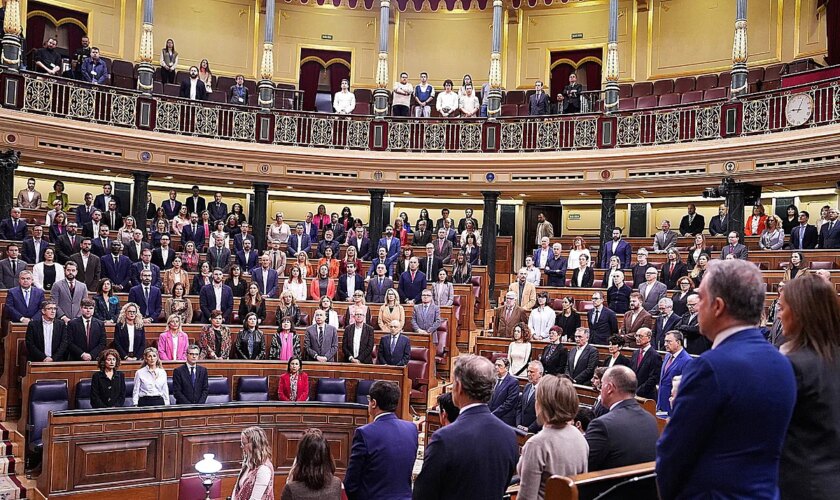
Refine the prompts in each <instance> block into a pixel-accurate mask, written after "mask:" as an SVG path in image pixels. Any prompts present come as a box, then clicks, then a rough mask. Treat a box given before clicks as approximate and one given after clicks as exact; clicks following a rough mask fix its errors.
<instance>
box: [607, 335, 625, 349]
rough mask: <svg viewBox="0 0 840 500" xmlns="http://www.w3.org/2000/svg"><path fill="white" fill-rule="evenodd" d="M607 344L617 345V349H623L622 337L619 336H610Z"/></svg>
mask: <svg viewBox="0 0 840 500" xmlns="http://www.w3.org/2000/svg"><path fill="white" fill-rule="evenodd" d="M609 343H610V344H612V345H617V346H618V347H624V337H622V336H621V335H612V336H610V340H609Z"/></svg>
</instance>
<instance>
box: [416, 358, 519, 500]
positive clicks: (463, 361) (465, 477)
mask: <svg viewBox="0 0 840 500" xmlns="http://www.w3.org/2000/svg"><path fill="white" fill-rule="evenodd" d="M452 374H453V377H452V378H453V384H452V399H453V401H454V402H455V405H456V406H457V407H458V408H460V409H461V412H460V415H459V416H458V419H457V420H455V422H453V423H451V424H449V425H447V426H445V427H442V428H440V429H438V430H437V431H435V433H434V434H432V438H431V439H430V440H429V443H428V444H427V445H426V457H425V460H424V461H423V469H422V470H421V471H420V475H419V476H417V480H416V481H415V483H414V493H413V498H414V499H416V500H426V499H432V498H434V499H438V500H466V499H473V498H474V499H496V498H502V497H503V496H504V493H505V491H506V490H507V487H508V485H509V484H510V478H511V477H512V476H513V471H514V468H515V467H516V462H517V459H518V456H519V446H518V445H517V442H516V433H515V432H514V431H513V429H511V428H510V427H508V426H507V425H505V424H504V423H503V422H500V421H499V420H498V419H496V418H495V417H494V416H493V415H491V414H490V410H489V408H488V406H487V402H488V401H489V400H490V395H491V393H492V392H493V385H494V383H495V380H494V378H495V377H494V376H493V364H492V363H490V360H488V359H487V358H485V357H482V356H475V355H472V354H468V355H465V356H458V358H457V359H456V361H455V369H454V370H453V371H452ZM476 464H481V467H476Z"/></svg>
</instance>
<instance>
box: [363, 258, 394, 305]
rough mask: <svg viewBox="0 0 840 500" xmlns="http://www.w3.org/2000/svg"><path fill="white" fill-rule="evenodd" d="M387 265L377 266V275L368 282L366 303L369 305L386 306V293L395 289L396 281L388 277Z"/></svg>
mask: <svg viewBox="0 0 840 500" xmlns="http://www.w3.org/2000/svg"><path fill="white" fill-rule="evenodd" d="M385 269H386V268H385V264H377V265H376V275H375V276H374V277H372V278H371V279H370V281H368V285H367V291H366V292H365V302H367V303H368V304H384V303H385V292H387V291H388V289H390V288H394V280H392V279H391V278H389V277H388V276H387V271H386V270H385Z"/></svg>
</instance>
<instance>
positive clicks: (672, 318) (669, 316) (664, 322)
mask: <svg viewBox="0 0 840 500" xmlns="http://www.w3.org/2000/svg"><path fill="white" fill-rule="evenodd" d="M658 308H659V316H657V318H656V321H655V322H654V327H653V340H652V342H653V348H654V349H656V350H658V351H662V350H664V349H665V334H666V333H668V332H670V331H671V330H675V329H676V328H677V326H679V324H680V322H681V321H682V318H680V317H679V316H677V315H676V314H674V301H673V300H671V299H669V298H668V297H662V298H661V299H659V306H658ZM641 382H642V380H641V379H639V383H640V384H641Z"/></svg>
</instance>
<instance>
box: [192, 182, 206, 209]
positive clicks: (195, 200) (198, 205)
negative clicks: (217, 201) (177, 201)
mask: <svg viewBox="0 0 840 500" xmlns="http://www.w3.org/2000/svg"><path fill="white" fill-rule="evenodd" d="M200 192H201V191H200V190H199V189H198V186H193V187H192V193H193V195H192V196H190V197H189V198H187V212H189V213H191V214H192V213H196V214H200V213H201V212H203V211H204V210H205V209H206V208H207V202H206V201H205V199H204V198H203V197H201V196H199V193H200Z"/></svg>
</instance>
